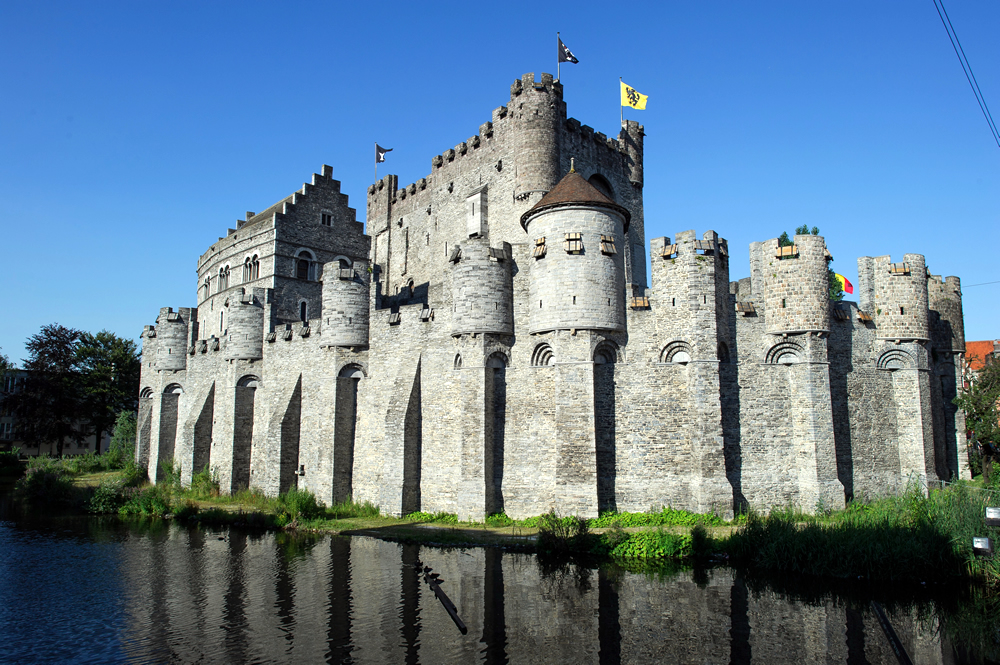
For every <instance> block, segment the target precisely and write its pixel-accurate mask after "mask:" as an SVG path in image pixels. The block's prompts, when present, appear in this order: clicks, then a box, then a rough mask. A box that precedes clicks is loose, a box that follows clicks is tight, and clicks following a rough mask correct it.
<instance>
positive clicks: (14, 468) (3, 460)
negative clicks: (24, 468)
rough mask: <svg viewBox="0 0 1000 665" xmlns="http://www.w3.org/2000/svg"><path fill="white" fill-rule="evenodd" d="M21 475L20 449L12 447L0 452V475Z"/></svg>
mask: <svg viewBox="0 0 1000 665" xmlns="http://www.w3.org/2000/svg"><path fill="white" fill-rule="evenodd" d="M14 473H18V474H20V473H21V449H20V448H18V447H16V446H15V447H13V448H11V449H10V450H5V451H2V452H0V474H14Z"/></svg>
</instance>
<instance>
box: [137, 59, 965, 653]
mask: <svg viewBox="0 0 1000 665" xmlns="http://www.w3.org/2000/svg"><path fill="white" fill-rule="evenodd" d="M453 138H460V137H453ZM643 140H644V129H643V127H642V126H641V125H639V124H637V123H636V122H634V121H627V122H625V123H623V124H622V126H621V127H620V128H619V131H618V133H617V136H614V137H609V136H607V135H605V134H603V133H601V132H600V131H596V130H594V129H593V128H592V127H589V126H587V125H585V124H583V123H581V122H580V121H579V120H576V119H575V118H572V117H569V116H568V115H567V112H566V104H565V102H564V100H563V87H562V84H561V83H560V82H558V81H556V80H553V78H552V76H551V75H549V74H541V75H538V76H536V75H535V74H526V75H524V76H522V77H521V78H519V79H517V80H515V82H514V84H513V85H512V86H511V87H510V94H509V97H507V98H506V101H505V103H504V105H502V106H499V107H497V108H496V109H495V110H494V111H493V112H492V114H490V115H489V117H488V120H487V121H486V122H484V123H482V124H481V125H480V126H479V128H478V132H477V133H476V134H474V135H473V136H469V137H467V138H465V139H464V140H460V141H459V142H458V143H457V144H456V143H455V142H453V141H449V142H448V143H445V144H443V145H444V146H453V147H446V149H445V150H444V151H443V152H441V153H440V154H438V155H436V156H433V157H432V158H431V163H430V172H429V173H428V174H427V175H426V176H425V177H422V178H420V179H418V180H417V181H415V182H413V183H410V184H408V185H403V186H401V185H400V183H399V181H398V179H397V177H396V176H394V175H386V176H384V177H383V178H382V179H381V180H379V181H378V182H376V183H374V184H372V185H371V186H370V187H369V188H368V191H367V197H366V206H367V211H366V222H367V227H366V226H365V224H363V223H362V222H361V221H358V220H357V213H356V211H355V210H354V209H353V208H351V207H350V206H349V202H348V201H347V197H346V196H345V195H344V194H343V193H341V191H340V183H339V182H337V181H336V180H334V179H333V178H332V177H331V174H332V169H330V167H328V166H324V167H322V169H320V173H318V174H314V175H313V176H312V179H311V180H310V181H309V182H307V183H306V184H304V185H303V186H302V187H301V188H300V189H298V190H296V191H295V192H293V193H292V194H290V195H289V196H286V197H285V198H283V199H281V200H279V201H278V202H277V203H275V204H274V205H272V206H270V207H268V208H266V209H265V210H264V211H263V212H260V213H254V212H249V213H247V214H246V215H245V219H241V220H239V221H238V222H236V223H235V228H231V229H229V230H228V231H227V233H226V235H224V236H222V237H220V238H219V239H218V241H217V242H214V243H212V244H211V245H210V246H209V248H208V250H207V251H206V252H205V253H204V254H203V255H202V256H201V257H200V258H199V259H198V261H197V279H198V281H197V284H196V285H195V287H196V299H195V301H196V303H197V307H195V308H179V309H176V310H175V309H171V308H163V309H161V310H160V311H159V315H158V316H157V318H156V322H155V325H149V326H146V327H145V328H144V330H143V332H142V345H143V348H142V378H141V388H140V390H141V392H140V396H139V397H140V401H139V404H140V408H139V423H138V424H139V432H138V440H137V446H136V457H137V460H138V462H139V463H140V464H141V465H143V466H144V467H145V468H146V469H147V470H148V472H149V475H150V477H151V478H153V479H154V480H162V479H163V478H164V477H165V475H166V472H167V471H168V470H169V469H170V467H171V466H173V467H174V468H179V469H180V473H181V480H182V482H183V483H189V482H191V478H192V476H193V475H194V474H195V473H197V472H199V471H202V470H203V469H209V470H212V471H213V472H214V474H215V475H216V476H217V477H218V478H219V481H220V485H221V488H222V490H223V491H224V492H235V491H238V490H240V489H241V488H245V487H257V488H260V489H261V490H263V491H264V492H266V493H267V494H270V495H274V494H278V493H281V492H286V491H288V490H289V489H292V488H298V489H303V490H308V491H311V492H314V493H315V494H316V496H317V497H318V498H319V499H320V500H322V501H324V502H328V503H329V502H335V501H336V502H339V501H344V500H347V499H352V500H354V501H371V502H373V503H374V504H376V505H378V506H379V507H380V508H381V509H382V510H383V511H385V512H387V513H390V514H396V515H400V514H406V513H410V512H413V511H428V512H438V511H442V512H448V513H454V514H456V515H458V516H459V518H461V519H472V520H482V519H484V518H485V517H486V516H487V515H490V514H493V513H499V512H503V513H506V514H507V515H509V516H511V517H515V518H521V517H527V516H531V515H538V514H541V513H544V512H547V511H549V510H555V511H557V512H558V513H560V514H564V515H565V514H579V515H582V516H590V517H592V516H596V515H598V514H600V513H601V512H605V511H609V510H618V511H645V510H649V509H659V508H661V507H663V506H674V507H676V508H685V509H689V510H694V511H699V512H705V511H715V512H717V513H719V514H723V515H732V514H734V513H735V512H736V511H740V510H744V509H746V508H747V507H748V506H752V507H756V508H759V509H763V510H766V509H768V508H770V507H771V506H776V505H781V506H783V505H787V504H795V505H798V506H799V507H801V508H803V509H805V510H814V509H817V508H829V507H836V506H842V505H844V502H845V501H846V500H849V499H851V498H854V497H861V496H875V495H878V494H883V493H887V492H894V491H897V490H899V489H901V488H903V487H905V486H906V484H907V483H911V482H912V483H917V484H919V485H920V486H921V487H924V488H926V487H927V486H928V485H930V484H933V483H934V482H936V481H937V480H938V479H946V478H950V477H954V476H958V477H963V478H967V477H968V460H967V458H966V441H965V432H964V421H963V420H962V417H961V413H960V412H959V411H957V410H956V409H955V408H954V405H953V404H951V399H952V398H953V397H954V395H955V394H957V391H958V390H959V388H960V387H961V384H960V383H959V382H960V380H961V378H960V375H959V372H958V370H957V369H956V368H959V367H960V366H961V359H962V354H963V353H964V329H963V322H962V301H961V285H960V282H959V280H958V278H956V277H947V278H944V279H942V278H940V277H936V276H928V273H927V269H926V266H925V263H924V257H923V256H921V255H917V254H907V255H906V256H905V257H904V260H903V262H902V263H897V264H893V263H891V261H890V259H889V257H878V258H870V257H863V258H861V259H860V260H859V262H858V265H859V280H858V281H859V283H858V291H859V301H860V302H859V303H853V302H839V303H831V301H830V300H829V296H828V277H827V263H828V261H829V259H830V255H829V253H828V251H827V248H826V244H825V241H824V239H823V238H822V237H819V236H809V235H802V236H796V237H795V244H794V246H793V247H790V248H779V247H778V241H777V240H776V239H771V240H767V241H764V242H755V243H752V244H751V245H750V276H749V277H743V278H742V279H740V280H739V281H736V282H730V275H729V251H730V249H729V245H728V243H727V242H726V240H725V239H724V238H721V237H720V236H719V235H718V234H717V233H715V232H714V231H707V232H704V233H703V234H701V236H700V237H699V235H698V234H696V233H695V232H694V231H681V232H680V233H677V234H676V235H675V236H673V237H672V238H656V239H653V240H652V241H651V243H650V247H649V252H650V257H651V266H652V272H651V275H649V277H650V278H651V284H648V283H647V274H646V251H647V250H646V244H645V243H646V241H645V231H644V221H643V212H644V211H643V188H644V176H643V150H644V145H643ZM755 648H756V647H755Z"/></svg>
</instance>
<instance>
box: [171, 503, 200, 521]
mask: <svg viewBox="0 0 1000 665" xmlns="http://www.w3.org/2000/svg"><path fill="white" fill-rule="evenodd" d="M196 515H198V504H196V503H195V502H194V501H191V500H190V499H188V500H187V501H185V502H184V503H182V504H181V505H179V506H175V507H174V517H175V518H176V519H179V520H189V519H191V518H192V517H195V516H196Z"/></svg>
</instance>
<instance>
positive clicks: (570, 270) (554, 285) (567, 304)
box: [521, 171, 631, 333]
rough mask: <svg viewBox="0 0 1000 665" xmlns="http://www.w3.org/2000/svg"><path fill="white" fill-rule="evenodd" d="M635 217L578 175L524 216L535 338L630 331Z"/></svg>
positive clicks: (531, 328)
mask: <svg viewBox="0 0 1000 665" xmlns="http://www.w3.org/2000/svg"><path fill="white" fill-rule="evenodd" d="M630 217H631V215H630V214H629V212H628V210H626V209H625V208H623V207H622V206H620V205H618V204H617V203H613V202H612V201H610V200H609V199H608V198H607V197H605V196H604V195H603V194H601V193H600V192H599V191H597V190H596V189H595V188H594V187H593V185H591V184H590V183H589V182H587V181H586V180H584V179H583V177H582V176H581V175H580V174H579V173H577V172H575V171H570V172H569V173H568V174H567V175H566V177H564V178H563V179H562V180H561V181H560V182H559V184H558V185H556V187H555V188H554V189H552V191H550V192H549V193H548V194H546V195H545V196H544V197H543V198H542V199H541V200H540V201H539V202H538V203H537V204H535V206H534V207H532V208H531V209H530V210H528V211H527V212H526V213H524V214H523V215H522V216H521V226H522V227H524V229H525V231H527V232H528V238H529V243H530V244H531V246H532V247H533V254H534V259H533V260H532V261H533V262H532V264H531V266H530V273H529V300H528V311H529V312H530V315H529V328H528V329H529V331H530V332H532V333H536V332H544V331H549V330H567V329H584V330H624V328H625V302H624V298H625V265H624V256H623V253H624V251H626V248H625V246H624V238H625V237H626V236H625V233H626V232H627V231H628V224H629V220H630Z"/></svg>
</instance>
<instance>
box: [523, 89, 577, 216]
mask: <svg viewBox="0 0 1000 665" xmlns="http://www.w3.org/2000/svg"><path fill="white" fill-rule="evenodd" d="M510 101H511V107H512V108H511V110H512V111H513V117H514V120H515V121H516V129H515V132H516V134H515V136H516V138H515V154H516V155H517V158H516V159H517V175H516V176H515V178H514V197H515V198H516V199H517V200H519V201H523V200H527V201H528V203H529V204H532V203H534V202H536V201H538V199H540V198H541V197H542V196H544V195H545V193H546V192H548V191H549V190H550V189H552V188H553V187H554V186H555V185H556V183H557V182H558V181H559V170H560V169H559V130H560V126H561V123H562V122H564V121H565V120H566V104H565V102H563V89H562V84H561V83H559V82H557V81H553V80H552V74H542V78H541V80H540V81H535V75H534V74H532V73H528V74H525V75H524V76H522V77H521V78H520V80H517V81H514V84H513V85H512V86H511V88H510Z"/></svg>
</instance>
